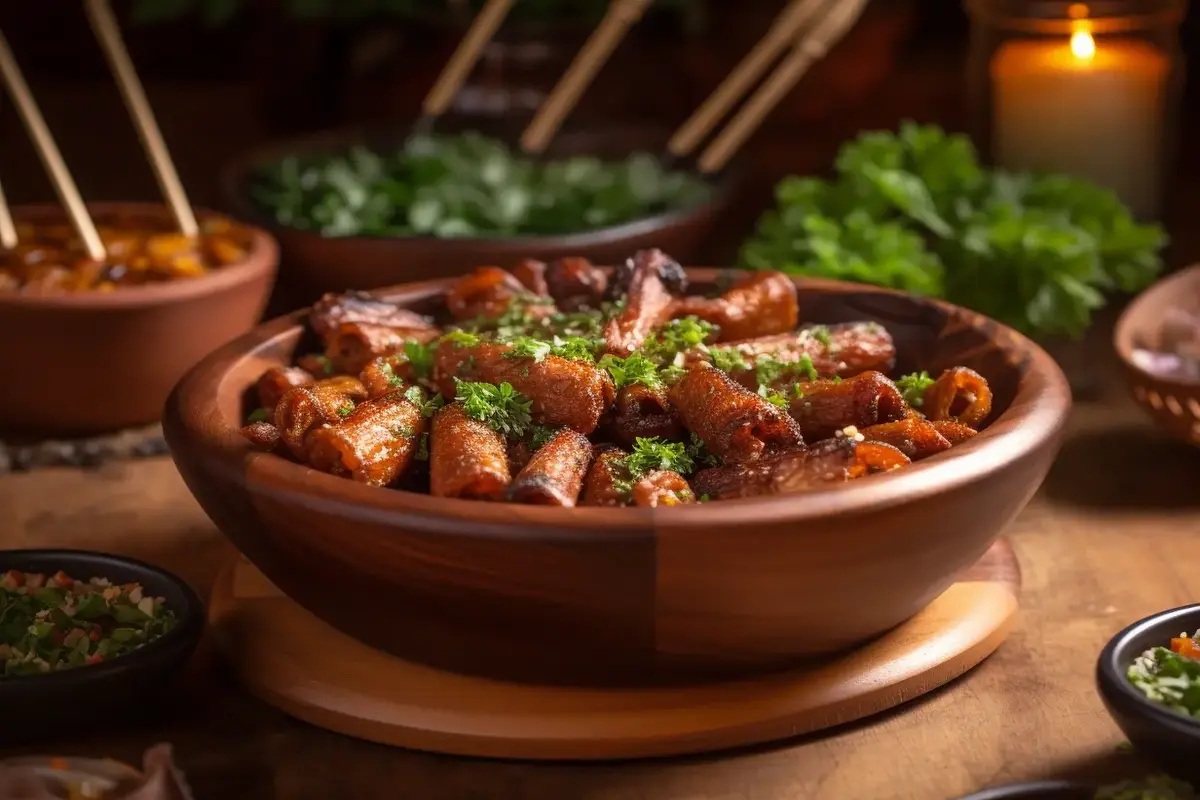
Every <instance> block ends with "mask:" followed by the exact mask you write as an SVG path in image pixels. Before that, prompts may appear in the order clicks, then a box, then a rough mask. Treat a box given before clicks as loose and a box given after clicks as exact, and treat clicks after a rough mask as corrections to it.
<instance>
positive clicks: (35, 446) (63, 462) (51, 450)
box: [0, 422, 167, 475]
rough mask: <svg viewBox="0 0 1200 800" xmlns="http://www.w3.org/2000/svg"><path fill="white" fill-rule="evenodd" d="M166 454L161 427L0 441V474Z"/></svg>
mask: <svg viewBox="0 0 1200 800" xmlns="http://www.w3.org/2000/svg"><path fill="white" fill-rule="evenodd" d="M166 453H167V443H166V441H165V440H164V439H163V434H162V426H161V425H159V424H158V423H157V422H156V423H154V424H153V425H147V426H145V427H143V428H130V429H129V430H124V431H118V432H116V433H107V434H104V435H102V436H88V437H84V438H79V439H43V440H38V441H30V440H24V439H19V438H12V439H10V440H9V441H0V475H3V474H5V473H6V472H27V471H29V470H32V469H38V468H39V467H100V466H103V465H104V464H107V463H109V462H111V461H124V460H126V459H133V458H153V457H155V456H161V455H165V454H166Z"/></svg>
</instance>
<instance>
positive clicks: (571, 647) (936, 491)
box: [164, 270, 1070, 685]
mask: <svg viewBox="0 0 1200 800" xmlns="http://www.w3.org/2000/svg"><path fill="white" fill-rule="evenodd" d="M691 276H692V279H693V281H694V282H696V283H697V284H698V286H700V287H703V286H704V285H705V284H707V283H711V282H713V281H715V280H716V279H717V278H718V272H717V271H715V270H692V271H691ZM446 285H447V283H446V282H445V281H427V282H424V283H417V284H409V285H407V286H404V287H397V288H395V289H391V290H384V291H383V292H382V294H385V295H387V296H389V297H392V298H393V299H396V300H397V301H399V302H402V303H404V304H409V305H413V306H414V307H420V308H424V309H429V308H431V307H436V306H437V304H438V302H439V299H440V297H441V294H442V293H443V292H444V290H445V287H446ZM797 285H798V289H799V302H800V312H801V319H803V320H805V321H807V322H817V323H835V322H845V321H854V320H874V321H877V322H880V323H882V324H884V325H885V326H886V327H887V328H888V330H889V331H890V332H891V333H892V336H893V337H894V338H895V339H896V342H897V349H898V352H899V353H900V357H899V360H900V362H901V363H900V364H899V365H898V369H900V370H902V371H905V372H907V371H911V370H913V369H928V370H930V371H931V372H935V371H940V370H942V369H944V368H946V367H950V366H954V365H963V366H968V367H971V368H973V369H976V370H977V371H979V372H980V373H982V374H984V375H986V376H987V377H988V379H989V381H990V383H991V385H992V388H993V391H994V395H995V404H994V408H995V411H994V419H993V420H992V422H991V424H990V425H989V426H988V427H987V429H985V430H984V431H983V432H981V433H980V434H979V435H978V436H976V437H974V438H973V439H972V440H971V441H969V442H967V443H965V444H963V445H960V446H959V447H956V448H954V450H952V451H949V452H947V453H943V454H939V455H937V456H933V457H931V458H928V459H925V460H923V461H922V462H920V463H918V464H915V465H913V466H911V467H907V468H905V469H903V470H899V471H897V472H894V473H891V474H888V475H877V476H872V477H870V478H869V479H865V480H861V481H856V482H851V483H848V484H843V485H838V486H834V487H831V488H830V489H828V490H823V491H821V492H813V493H808V494H803V495H781V496H776V497H769V498H756V499H749V500H734V501H723V502H718V503H708V504H704V505H703V506H699V505H697V506H689V507H675V508H659V509H649V508H621V509H609V508H595V507H580V508H572V509H557V508H546V507H534V506H521V505H514V504H506V503H483V502H476V501H467V500H455V499H447V498H435V497H430V496H428V495H422V494H414V493H411V492H401V491H390V490H381V489H376V488H372V487H367V486H363V485H361V484H356V483H354V482H352V481H347V480H343V479H340V478H336V477H333V476H329V475H325V474H322V473H318V472H316V471H314V470H311V469H308V468H305V467H303V466H300V465H298V464H295V463H292V462H290V461H287V460H285V459H283V458H280V457H278V456H275V455H271V454H265V453H261V452H256V451H254V450H253V449H252V448H251V446H250V444H249V443H248V442H247V441H246V440H245V439H244V438H243V437H242V436H241V435H240V433H239V432H238V426H239V425H240V421H241V419H242V418H243V416H244V414H245V413H246V412H247V410H248V408H247V407H246V406H245V405H244V403H243V397H244V394H245V392H246V391H247V390H248V389H249V387H251V386H252V385H253V383H254V381H255V380H256V379H257V378H258V376H259V374H261V372H262V371H263V370H264V369H265V368H266V367H269V366H273V365H277V364H283V363H287V362H289V361H290V360H291V358H292V357H293V354H295V353H296V351H298V350H299V351H301V352H303V348H304V346H305V345H304V344H302V339H303V332H302V328H301V326H300V324H299V323H300V321H301V320H302V318H303V315H302V314H301V313H298V314H293V315H291V316H289V317H285V318H281V319H279V320H275V321H273V322H271V323H268V324H266V325H264V326H262V327H260V328H259V329H257V330H256V331H255V332H254V333H252V334H249V335H247V336H246V337H243V338H241V339H239V340H237V341H235V342H231V343H230V344H229V345H228V346H226V347H225V348H222V349H221V350H220V351H218V352H217V353H214V354H213V355H212V356H211V357H209V358H207V359H205V360H204V361H203V362H202V363H201V364H200V365H198V366H197V367H196V369H195V370H193V372H192V373H191V374H190V375H189V377H188V378H187V379H185V380H184V381H183V382H182V383H181V384H180V386H179V387H178V388H177V390H176V392H175V393H174V395H173V396H172V398H171V400H170V401H169V402H168V409H167V414H166V418H165V420H164V433H165V435H166V438H167V441H168V443H169V444H170V445H171V448H172V453H173V456H174V458H175V461H176V464H177V465H178V466H179V469H180V472H181V474H182V475H183V478H184V480H185V481H186V482H187V484H188V486H189V487H190V488H191V489H192V491H193V493H194V494H195V495H196V497H197V499H199V501H200V503H201V505H202V506H204V507H205V509H206V510H207V511H208V512H209V514H210V515H211V516H212V519H213V520H214V521H215V522H216V523H217V525H218V527H219V528H220V529H221V530H222V531H223V532H224V533H225V534H226V535H228V536H229V537H230V538H231V539H232V540H233V542H234V543H235V544H236V545H237V546H238V548H239V549H240V550H241V551H242V552H243V553H245V554H246V556H247V557H248V558H250V560H251V561H252V562H253V563H254V564H255V565H256V566H257V567H258V568H259V569H261V570H262V571H263V572H264V574H266V575H267V577H268V578H269V579H270V580H271V581H272V582H274V583H275V584H276V585H278V586H279V587H280V588H281V589H282V590H283V591H284V592H285V593H286V594H287V595H288V596H289V597H292V598H293V599H295V600H296V601H297V602H299V603H300V604H301V605H303V606H304V607H305V608H307V609H308V610H309V611H311V612H312V613H314V614H316V615H317V616H319V617H320V618H322V619H323V620H324V621H325V622H327V623H329V624H330V625H332V626H333V627H335V628H337V629H338V630H340V631H342V632H344V633H347V634H349V635H350V636H352V637H354V638H357V639H359V640H361V641H364V642H366V643H368V644H369V645H371V646H372V647H375V648H378V649H382V650H385V651H387V652H389V653H392V654H393V655H397V656H400V657H402V658H406V659H412V660H416V661H420V662H423V663H426V664H429V665H432V666H435V667H438V668H442V669H448V670H451V671H455V672H467V673H475V674H482V675H486V676H488V677H492V678H498V679H503V680H521V681H529V682H533V683H539V684H544V683H561V684H574V685H634V684H637V685H644V684H656V683H679V682H687V681H698V680H704V681H707V680H716V679H720V678H727V677H731V676H735V675H747V674H753V673H762V672H767V671H773V670H780V669H787V668H789V667H791V666H793V665H794V664H795V663H796V662H797V661H799V660H802V659H803V658H806V657H808V656H812V655H817V654H821V653H829V652H833V651H837V650H840V649H843V648H846V647H849V646H852V645H854V644H857V643H861V642H863V641H866V640H867V639H869V638H871V637H873V636H876V635H879V634H880V633H882V632H884V631H886V630H888V629H890V628H892V627H893V626H895V625H897V624H898V623H900V622H901V621H903V620H905V619H907V618H909V617H910V616H912V615H913V614H915V613H916V612H917V611H918V610H919V609H920V608H922V607H923V606H925V605H926V604H927V603H929V602H930V601H931V600H932V599H933V598H934V597H936V596H937V595H939V594H940V593H941V592H942V591H943V590H945V589H946V587H947V586H949V585H950V583H951V581H952V580H953V578H954V576H955V575H956V574H958V573H959V572H960V571H961V570H963V569H965V568H967V567H968V566H970V565H971V564H973V563H974V562H975V561H977V560H978V559H979V558H980V556H981V555H982V554H983V553H984V551H985V550H987V548H988V546H989V545H990V544H991V543H992V542H993V541H994V540H995V538H996V536H997V535H998V534H999V533H1000V531H1001V530H1002V529H1003V528H1004V526H1006V525H1007V524H1008V523H1009V522H1010V521H1011V520H1012V518H1013V517H1014V516H1015V515H1016V514H1017V512H1018V511H1020V509H1021V508H1022V507H1023V506H1024V504H1025V503H1026V502H1027V501H1028V500H1029V497H1030V496H1031V495H1032V494H1033V492H1034V491H1035V490H1036V489H1037V487H1038V485H1039V484H1040V482H1041V480H1042V478H1043V476H1044V475H1045V473H1046V470H1047V469H1048V468H1049V466H1050V462H1051V461H1052V460H1053V457H1054V454H1055V453H1056V451H1057V447H1058V443H1059V440H1060V437H1061V433H1062V429H1063V426H1064V424H1065V420H1066V413H1067V410H1068V408H1069V405H1070V397H1069V393H1068V390H1067V386H1066V382H1065V379H1064V378H1063V376H1062V373H1061V371H1060V370H1059V369H1058V368H1057V366H1055V365H1054V363H1053V362H1052V361H1051V360H1050V359H1049V357H1048V356H1047V355H1046V354H1045V353H1044V352H1042V351H1041V350H1040V349H1038V348H1037V347H1036V346H1035V345H1033V344H1032V343H1031V342H1029V341H1028V340H1027V339H1025V338H1024V337H1021V336H1019V335H1018V334H1016V333H1014V332H1013V331H1011V330H1009V329H1007V328H1003V327H1001V326H999V325H997V324H996V323H994V322H992V321H990V320H987V319H984V318H982V317H979V316H978V315H975V314H974V313H972V312H968V311H965V310H963V309H956V308H954V307H952V306H948V305H945V304H943V303H940V302H937V301H932V300H922V299H918V298H913V297H909V296H906V295H902V294H899V293H896V292H891V291H888V290H885V289H875V288H870V287H864V286H856V285H852V284H839V283H834V282H823V281H803V282H800V283H798V284H797ZM399 611H404V612H406V613H397V612H399ZM414 612H415V613H414Z"/></svg>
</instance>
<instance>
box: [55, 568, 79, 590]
mask: <svg viewBox="0 0 1200 800" xmlns="http://www.w3.org/2000/svg"><path fill="white" fill-rule="evenodd" d="M52 580H53V581H54V583H55V585H57V586H62V587H64V588H66V589H70V588H71V587H72V586H74V585H75V579H74V578H72V577H71V576H70V575H68V574H67V573H65V572H63V571H62V570H61V569H60V570H59V571H58V572H56V573H54V578H53V579H52Z"/></svg>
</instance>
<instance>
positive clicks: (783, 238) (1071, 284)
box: [740, 123, 1167, 337]
mask: <svg viewBox="0 0 1200 800" xmlns="http://www.w3.org/2000/svg"><path fill="white" fill-rule="evenodd" d="M836 167H837V174H836V177H835V178H834V179H833V180H831V181H821V180H816V179H812V178H795V177H791V178H787V179H785V180H784V181H783V182H782V183H780V184H779V186H778V187H776V200H777V207H776V208H775V209H772V210H770V211H768V212H767V213H766V214H765V215H764V216H763V217H762V218H761V219H760V220H759V223H758V230H757V233H756V235H755V236H754V237H753V238H752V239H750V240H749V241H748V242H746V243H745V245H744V246H743V248H742V252H741V257H740V261H741V264H742V266H744V267H748V268H751V269H780V270H783V271H785V272H791V273H798V274H803V275H813V276H818V277H825V278H835V279H838V280H848V281H855V282H859V283H871V284H876V285H880V286H887V287H890V288H893V289H900V290H903V291H908V292H914V293H916V294H921V295H927V296H932V297H940V298H944V299H947V300H949V301H950V302H953V303H957V304H959V305H963V306H966V307H968V308H972V309H974V310H976V311H979V312H981V313H983V314H986V315H988V316H990V317H993V318H995V319H998V320H1000V321H1001V322H1004V323H1005V324H1007V325H1010V326H1012V327H1014V328H1016V329H1017V330H1020V331H1023V332H1025V333H1030V334H1036V335H1042V336H1055V335H1066V336H1070V337H1078V336H1081V335H1082V334H1083V332H1084V331H1086V330H1087V327H1088V325H1089V324H1090V321H1091V315H1092V312H1093V311H1095V310H1096V309H1098V308H1100V307H1101V306H1103V305H1104V303H1105V297H1104V293H1105V292H1108V291H1114V290H1116V291H1122V292H1134V291H1137V290H1139V289H1141V288H1144V287H1145V286H1147V285H1149V284H1150V283H1151V282H1153V280H1154V278H1155V277H1156V276H1157V275H1158V273H1159V272H1160V270H1161V269H1162V261H1161V259H1160V258H1159V252H1160V251H1161V249H1162V247H1163V246H1164V245H1165V244H1166V241H1167V238H1166V235H1165V234H1164V232H1163V231H1162V229H1161V228H1160V227H1159V226H1157V225H1140V224H1138V223H1137V222H1136V221H1134V219H1133V218H1132V217H1131V215H1130V213H1129V211H1128V209H1126V208H1125V206H1124V205H1122V203H1121V202H1120V201H1119V200H1118V199H1117V198H1116V196H1115V195H1114V194H1113V193H1112V192H1109V191H1107V190H1105V189H1101V188H1099V187H1097V186H1095V185H1093V184H1091V183H1088V182H1087V181H1083V180H1079V179H1075V178H1070V177H1067V176H1063V175H1042V174H1028V173H1021V174H1014V173H1008V172H1003V171H993V170H989V169H987V168H985V167H983V166H982V165H981V164H980V162H979V158H978V155H977V154H976V152H975V148H974V147H973V146H972V144H971V142H970V140H969V139H967V138H966V137H965V136H962V135H949V134H947V133H945V132H944V131H943V130H941V129H940V128H938V127H936V126H921V125H916V124H913V123H906V124H904V125H903V126H901V128H900V130H899V132H898V133H891V132H870V133H864V134H862V135H861V136H859V137H858V138H857V139H856V140H854V141H852V142H848V143H847V144H845V145H844V146H843V147H842V149H841V151H840V152H839V154H838V157H837V164H836Z"/></svg>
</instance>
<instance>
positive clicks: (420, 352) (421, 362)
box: [404, 341, 437, 378]
mask: <svg viewBox="0 0 1200 800" xmlns="http://www.w3.org/2000/svg"><path fill="white" fill-rule="evenodd" d="M436 346H437V343H436V341H434V342H430V343H429V344H421V343H420V342H405V343H404V356H405V357H406V358H407V359H408V363H409V366H411V367H412V371H413V375H414V376H416V377H417V378H428V377H429V376H430V375H432V374H433V351H434V348H435V347H436Z"/></svg>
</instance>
